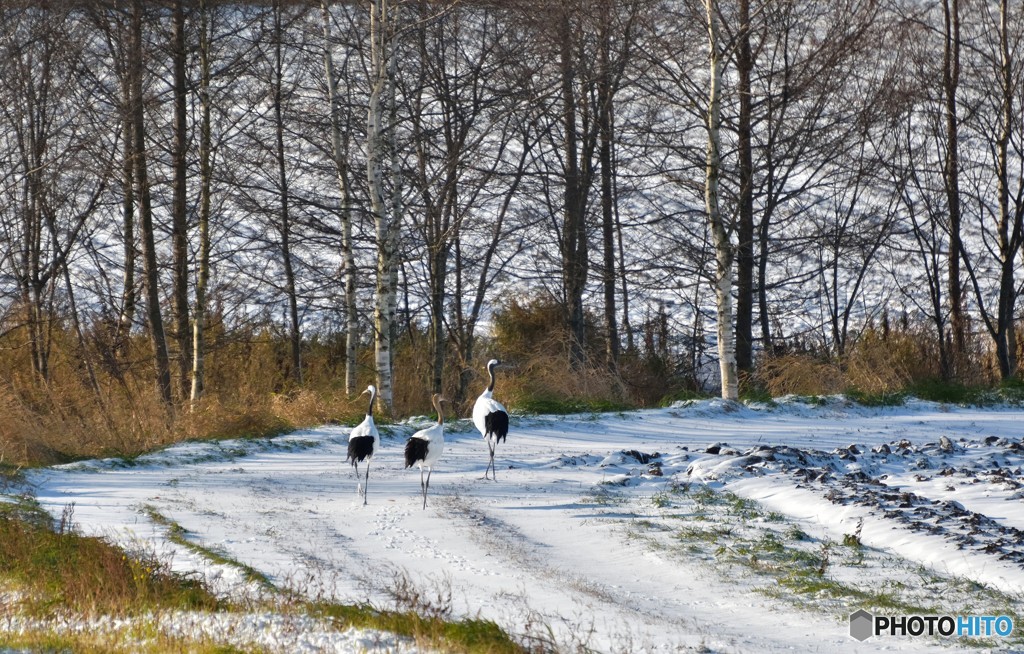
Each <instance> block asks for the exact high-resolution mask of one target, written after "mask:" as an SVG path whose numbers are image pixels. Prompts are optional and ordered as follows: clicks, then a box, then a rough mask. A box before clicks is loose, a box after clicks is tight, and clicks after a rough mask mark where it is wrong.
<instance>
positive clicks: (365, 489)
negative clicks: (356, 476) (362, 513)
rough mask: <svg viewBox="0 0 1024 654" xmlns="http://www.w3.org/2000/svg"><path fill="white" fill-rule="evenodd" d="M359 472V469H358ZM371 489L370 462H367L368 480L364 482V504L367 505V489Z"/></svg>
mask: <svg viewBox="0 0 1024 654" xmlns="http://www.w3.org/2000/svg"><path fill="white" fill-rule="evenodd" d="M357 473H358V471H357ZM369 489H370V462H369V461H367V462H366V482H365V483H364V484H363V506H366V491H368V490H369Z"/></svg>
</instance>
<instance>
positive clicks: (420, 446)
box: [405, 393, 448, 509]
mask: <svg viewBox="0 0 1024 654" xmlns="http://www.w3.org/2000/svg"><path fill="white" fill-rule="evenodd" d="M430 401H431V403H433V405H434V408H435V409H437V423H436V424H434V425H431V426H430V427H427V428H426V429H421V430H420V431H418V432H416V433H415V434H413V435H412V436H410V437H409V440H408V441H406V443H405V467H406V468H411V467H413V466H414V465H418V466H419V467H420V490H421V491H422V493H423V508H424V509H425V508H427V489H428V488H430V473H432V472H433V471H434V465H435V464H436V463H437V462H438V460H439V459H440V458H441V453H442V452H444V411H443V410H442V408H441V403H442V402H447V401H448V400H446V399H445V398H443V397H441V396H440V395H439V394H437V393H434V396H433V397H431V398H430ZM424 468H426V469H427V478H426V480H425V481H424V479H423V469H424Z"/></svg>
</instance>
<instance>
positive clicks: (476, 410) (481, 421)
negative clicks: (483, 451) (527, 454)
mask: <svg viewBox="0 0 1024 654" xmlns="http://www.w3.org/2000/svg"><path fill="white" fill-rule="evenodd" d="M499 365H501V361H499V360H498V359H491V360H490V361H488V362H487V374H488V375H489V376H490V383H489V384H488V385H487V388H486V389H485V390H484V392H483V393H481V394H480V397H478V398H476V403H475V404H474V405H473V424H474V425H476V428H477V430H478V431H479V432H480V435H481V436H483V439H484V442H486V443H487V449H488V451H489V452H490V455H491V458H490V461H489V462H488V464H487V469H486V470H484V479H488V476H487V475H488V473H493V475H494V481H497V480H498V473H497V471H496V470H495V468H494V448H495V447H497V445H498V442H499V441H503V440H506V439H507V437H508V409H506V408H505V407H504V406H502V404H501V402H499V401H497V400H495V399H494V397H493V393H494V369H495V368H496V367H497V366H499Z"/></svg>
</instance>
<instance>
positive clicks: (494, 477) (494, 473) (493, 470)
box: [487, 439, 498, 481]
mask: <svg viewBox="0 0 1024 654" xmlns="http://www.w3.org/2000/svg"><path fill="white" fill-rule="evenodd" d="M487 445H488V446H489V447H490V448H491V479H492V480H494V481H498V470H497V468H495V467H494V449H495V448H496V447H498V440H497V439H495V440H494V441H493V442H492V441H487Z"/></svg>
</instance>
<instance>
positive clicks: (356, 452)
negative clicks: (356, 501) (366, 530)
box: [347, 384, 380, 505]
mask: <svg viewBox="0 0 1024 654" xmlns="http://www.w3.org/2000/svg"><path fill="white" fill-rule="evenodd" d="M367 393H369V394H370V404H369V406H367V408H366V417H365V418H363V421H362V422H361V423H359V424H358V425H356V426H355V427H354V428H353V429H352V432H351V433H350V434H349V435H348V459H347V460H348V461H349V463H351V464H352V465H353V466H354V467H355V469H356V493H358V494H360V495H362V496H363V504H364V505H365V504H366V489H367V487H368V486H369V484H370V460H371V459H373V455H374V454H376V453H377V449H378V448H379V447H380V433H379V432H378V431H377V425H376V424H374V422H373V402H374V400H376V399H377V388H376V387H375V386H373V385H372V384H371V385H369V386H367V387H366V390H365V391H363V392H362V393H360V395H366V394H367ZM360 461H366V481H365V483H363V484H360V483H359V462H360Z"/></svg>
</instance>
